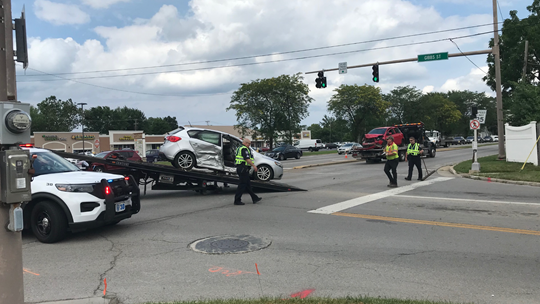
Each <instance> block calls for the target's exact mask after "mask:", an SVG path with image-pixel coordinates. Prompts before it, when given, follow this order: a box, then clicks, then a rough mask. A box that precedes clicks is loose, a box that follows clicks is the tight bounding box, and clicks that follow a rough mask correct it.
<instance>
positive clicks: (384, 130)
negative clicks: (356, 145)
mask: <svg viewBox="0 0 540 304" xmlns="http://www.w3.org/2000/svg"><path fill="white" fill-rule="evenodd" d="M384 132H386V128H378V129H373V130H371V131H369V133H368V134H384Z"/></svg>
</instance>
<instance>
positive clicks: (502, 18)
mask: <svg viewBox="0 0 540 304" xmlns="http://www.w3.org/2000/svg"><path fill="white" fill-rule="evenodd" d="M497 6H498V7H499V14H500V15H501V21H502V20H504V17H503V15H502V11H501V6H500V5H499V0H497ZM499 23H500V22H499Z"/></svg>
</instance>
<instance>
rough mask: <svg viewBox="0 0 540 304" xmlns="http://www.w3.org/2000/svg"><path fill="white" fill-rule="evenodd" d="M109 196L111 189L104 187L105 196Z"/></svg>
mask: <svg viewBox="0 0 540 304" xmlns="http://www.w3.org/2000/svg"><path fill="white" fill-rule="evenodd" d="M109 194H111V187H109V186H106V187H105V195H109Z"/></svg>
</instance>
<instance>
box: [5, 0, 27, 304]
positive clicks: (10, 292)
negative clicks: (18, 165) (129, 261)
mask: <svg viewBox="0 0 540 304" xmlns="http://www.w3.org/2000/svg"><path fill="white" fill-rule="evenodd" d="M1 101H3V102H13V103H15V102H16V101H17V86H16V84H15V62H14V58H13V23H12V20H11V0H0V102H1ZM0 128H4V126H3V125H2V126H0ZM1 144H2V148H6V149H7V147H5V146H3V144H4V143H3V142H2V143H1ZM1 190H2V191H5V190H4V189H1ZM12 208H13V205H10V204H5V203H3V202H1V203H0V244H1V245H0V246H1V247H0V303H10V304H24V283H23V263H22V234H21V232H13V231H10V230H8V229H7V227H8V225H9V223H10V214H11V213H12Z"/></svg>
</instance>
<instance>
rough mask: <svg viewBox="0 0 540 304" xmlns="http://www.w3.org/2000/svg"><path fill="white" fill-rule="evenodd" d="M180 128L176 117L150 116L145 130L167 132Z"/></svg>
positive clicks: (147, 131)
mask: <svg viewBox="0 0 540 304" xmlns="http://www.w3.org/2000/svg"><path fill="white" fill-rule="evenodd" d="M176 128H178V123H177V122H176V117H170V116H167V117H163V118H161V117H149V118H148V119H147V120H146V124H145V129H144V132H146V133H147V134H165V133H167V132H170V131H171V130H174V129H176Z"/></svg>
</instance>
